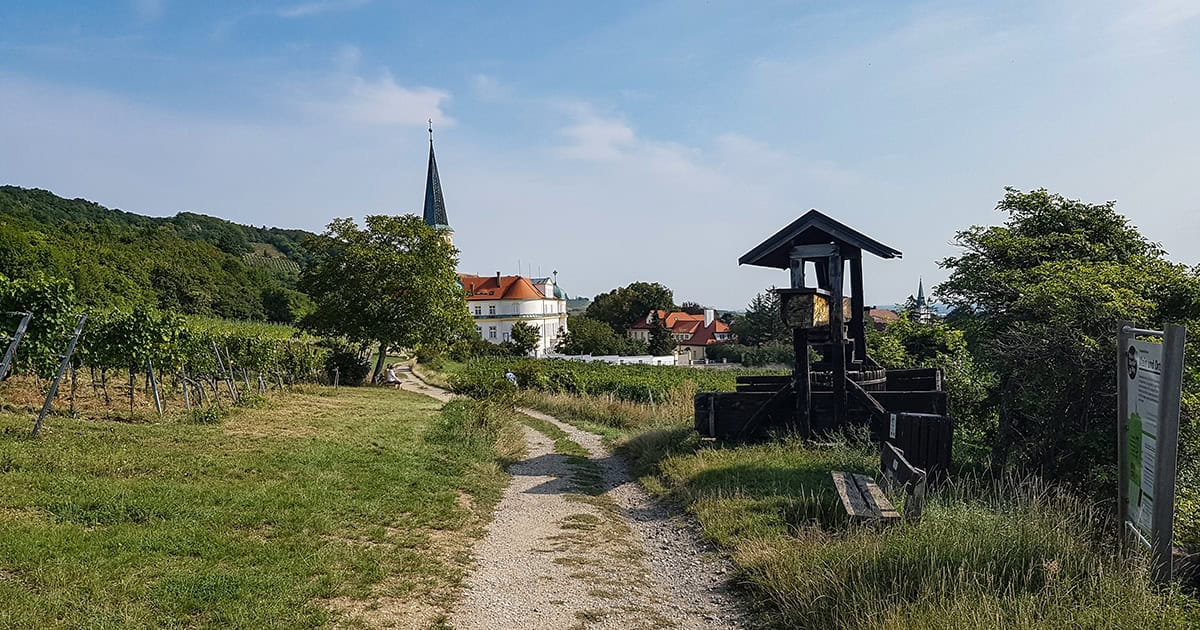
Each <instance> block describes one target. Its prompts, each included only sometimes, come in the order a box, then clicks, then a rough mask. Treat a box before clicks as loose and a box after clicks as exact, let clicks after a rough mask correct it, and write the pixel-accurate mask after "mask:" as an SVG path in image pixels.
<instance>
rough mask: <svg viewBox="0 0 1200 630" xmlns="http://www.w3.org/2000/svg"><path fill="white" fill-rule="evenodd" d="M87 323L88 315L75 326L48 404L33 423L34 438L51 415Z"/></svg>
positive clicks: (47, 398) (46, 403)
mask: <svg viewBox="0 0 1200 630" xmlns="http://www.w3.org/2000/svg"><path fill="white" fill-rule="evenodd" d="M86 322H87V313H84V314H82V315H80V316H79V324H78V325H77V326H75V334H73V335H71V343H69V344H67V351H66V352H65V353H63V355H62V362H61V363H59V364H58V373H57V374H56V375H55V376H54V381H53V382H52V383H50V391H49V392H48V393H47V394H46V402H45V403H43V404H42V411H41V413H39V414H38V417H37V421H36V422H34V423H33V437H37V436H38V432H40V431H41V430H42V422H43V421H44V420H45V419H46V414H48V413H50V405H52V404H54V397H55V396H57V395H58V383H59V381H61V380H62V377H63V372H65V371H66V370H67V366H69V365H70V364H71V355H72V354H74V353H75V344H77V343H79V335H81V334H82V333H83V325H84V323H86Z"/></svg>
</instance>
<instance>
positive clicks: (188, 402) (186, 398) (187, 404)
mask: <svg viewBox="0 0 1200 630" xmlns="http://www.w3.org/2000/svg"><path fill="white" fill-rule="evenodd" d="M179 382H180V383H182V384H183V407H184V409H187V410H188V412H189V413H190V412H191V411H192V396H191V393H190V392H188V381H187V372H184V371H182V370H181V371H180V372H179Z"/></svg>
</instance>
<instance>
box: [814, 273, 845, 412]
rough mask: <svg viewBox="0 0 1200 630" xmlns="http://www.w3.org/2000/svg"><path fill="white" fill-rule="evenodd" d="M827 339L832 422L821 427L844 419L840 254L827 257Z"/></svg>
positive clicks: (843, 351) (843, 354)
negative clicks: (831, 373) (830, 375)
mask: <svg viewBox="0 0 1200 630" xmlns="http://www.w3.org/2000/svg"><path fill="white" fill-rule="evenodd" d="M828 266H829V340H830V342H831V344H832V345H831V352H830V354H831V355H832V356H829V357H826V360H828V361H831V362H832V363H833V375H832V377H833V418H832V420H833V423H832V424H831V425H830V426H828V427H820V428H821V429H822V430H823V429H832V428H837V427H839V426H841V425H842V423H843V422H844V421H845V419H846V402H847V401H846V346H845V345H844V343H843V341H844V339H845V332H844V331H843V327H842V325H843V318H842V293H843V285H844V282H843V277H842V273H843V271H844V269H845V265H844V263H843V261H842V257H841V256H830V257H829V265H828Z"/></svg>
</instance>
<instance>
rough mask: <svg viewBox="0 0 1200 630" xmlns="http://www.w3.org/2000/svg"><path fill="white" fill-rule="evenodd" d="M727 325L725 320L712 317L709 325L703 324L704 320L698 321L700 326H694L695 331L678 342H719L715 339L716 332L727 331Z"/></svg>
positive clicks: (705, 344)
mask: <svg viewBox="0 0 1200 630" xmlns="http://www.w3.org/2000/svg"><path fill="white" fill-rule="evenodd" d="M728 332H729V326H727V325H725V322H723V321H721V320H719V319H714V320H713V323H712V325H711V326H705V325H704V322H700V326H698V327H696V330H695V332H693V333H692V336H691V337H690V338H688V339H684V340H683V341H680V342H679V345H681V346H708V345H712V344H714V343H721V341H720V340H718V339H717V333H728Z"/></svg>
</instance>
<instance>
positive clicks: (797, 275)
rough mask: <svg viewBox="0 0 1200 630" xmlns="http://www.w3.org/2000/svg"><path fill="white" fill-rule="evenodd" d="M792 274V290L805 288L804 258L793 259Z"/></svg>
mask: <svg viewBox="0 0 1200 630" xmlns="http://www.w3.org/2000/svg"><path fill="white" fill-rule="evenodd" d="M791 273H792V288H793V289H800V288H803V287H804V259H803V258H793V259H792V268H791Z"/></svg>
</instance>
